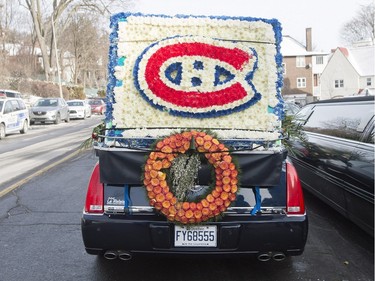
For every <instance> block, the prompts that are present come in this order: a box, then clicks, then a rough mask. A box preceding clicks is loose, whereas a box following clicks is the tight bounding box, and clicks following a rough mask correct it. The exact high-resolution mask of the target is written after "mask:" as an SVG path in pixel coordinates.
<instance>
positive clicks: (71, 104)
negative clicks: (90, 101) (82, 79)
mask: <svg viewBox="0 0 375 281" xmlns="http://www.w3.org/2000/svg"><path fill="white" fill-rule="evenodd" d="M67 103H68V105H69V106H83V102H81V101H68V102H67Z"/></svg>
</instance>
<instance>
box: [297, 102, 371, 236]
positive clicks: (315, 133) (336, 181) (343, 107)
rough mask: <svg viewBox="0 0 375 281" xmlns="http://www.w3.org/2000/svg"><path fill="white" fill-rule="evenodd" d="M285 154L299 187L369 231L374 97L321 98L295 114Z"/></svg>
mask: <svg viewBox="0 0 375 281" xmlns="http://www.w3.org/2000/svg"><path fill="white" fill-rule="evenodd" d="M296 120H297V122H300V124H301V125H302V126H303V127H302V128H303V130H302V132H303V138H300V139H291V140H290V147H292V148H291V150H290V157H291V158H292V161H293V163H294V165H295V166H296V169H297V171H298V174H299V176H300V178H301V182H302V185H303V188H305V189H306V190H308V191H309V192H311V193H313V194H314V195H316V196H317V197H319V198H320V199H321V200H323V201H324V202H325V203H327V204H328V205H330V206H331V207H333V208H334V209H335V210H337V211H338V212H340V213H341V214H342V215H344V216H345V217H347V218H348V219H350V220H352V221H353V222H354V223H356V224H357V225H358V226H360V227H361V228H363V229H364V230H365V231H366V232H368V233H370V234H372V235H374V97H373V96H372V97H371V96H369V97H359V98H342V99H332V100H324V101H320V102H315V103H311V104H308V105H306V106H305V107H304V108H303V109H302V110H301V111H300V112H299V113H298V114H297V117H296Z"/></svg>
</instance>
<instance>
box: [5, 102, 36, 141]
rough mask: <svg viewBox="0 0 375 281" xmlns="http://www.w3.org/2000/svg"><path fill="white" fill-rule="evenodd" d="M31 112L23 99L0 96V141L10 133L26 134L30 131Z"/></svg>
mask: <svg viewBox="0 0 375 281" xmlns="http://www.w3.org/2000/svg"><path fill="white" fill-rule="evenodd" d="M29 122H30V118H29V111H28V109H27V108H26V106H25V103H24V102H23V100H22V99H19V98H7V97H3V96H0V139H3V138H5V136H6V135H7V134H8V133H13V132H20V133H21V134H25V133H26V132H27V130H28V129H29V124H30V123H29Z"/></svg>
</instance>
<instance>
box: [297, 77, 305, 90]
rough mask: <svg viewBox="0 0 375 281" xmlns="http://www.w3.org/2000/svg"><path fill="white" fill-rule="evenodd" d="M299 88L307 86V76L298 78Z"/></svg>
mask: <svg viewBox="0 0 375 281" xmlns="http://www.w3.org/2000/svg"><path fill="white" fill-rule="evenodd" d="M297 88H306V78H305V77H299V78H297Z"/></svg>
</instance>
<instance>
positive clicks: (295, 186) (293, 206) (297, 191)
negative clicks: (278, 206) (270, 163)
mask: <svg viewBox="0 0 375 281" xmlns="http://www.w3.org/2000/svg"><path fill="white" fill-rule="evenodd" d="M286 185H287V203H286V212H287V214H288V215H303V214H305V200H304V199H303V192H302V186H301V182H300V180H299V177H298V174H297V171H296V168H294V166H293V165H292V164H291V163H288V162H287V163H286Z"/></svg>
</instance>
